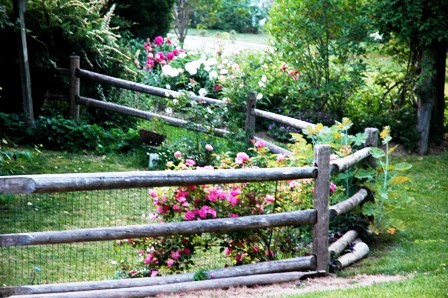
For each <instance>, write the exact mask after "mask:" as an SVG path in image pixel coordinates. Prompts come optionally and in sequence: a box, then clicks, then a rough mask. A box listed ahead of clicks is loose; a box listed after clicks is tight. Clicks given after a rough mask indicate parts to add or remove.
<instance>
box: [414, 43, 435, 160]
mask: <svg viewBox="0 0 448 298" xmlns="http://www.w3.org/2000/svg"><path fill="white" fill-rule="evenodd" d="M436 53H437V45H436V44H435V43H432V44H431V45H429V46H426V47H423V48H422V58H421V61H420V69H421V71H420V77H419V80H418V82H417V86H416V90H415V92H416V94H417V98H418V101H417V105H418V110H417V130H418V132H419V134H420V140H419V141H418V153H419V154H421V155H424V154H427V153H428V142H429V132H430V124H431V114H432V110H433V108H434V105H435V102H436V70H437V65H436V56H437V55H436Z"/></svg>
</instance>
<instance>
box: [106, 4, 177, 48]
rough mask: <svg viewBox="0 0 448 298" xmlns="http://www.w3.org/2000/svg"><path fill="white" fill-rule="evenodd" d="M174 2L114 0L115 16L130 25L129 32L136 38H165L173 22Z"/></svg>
mask: <svg viewBox="0 0 448 298" xmlns="http://www.w3.org/2000/svg"><path fill="white" fill-rule="evenodd" d="M174 2H175V1H174V0H114V1H113V2H112V3H114V4H116V6H117V8H116V14H117V15H119V16H120V17H122V18H123V19H125V20H126V21H128V22H129V23H130V26H129V28H126V29H127V30H129V31H130V32H131V33H132V34H133V35H134V37H137V38H142V39H146V38H151V39H152V38H154V37H156V36H158V35H161V36H165V35H166V34H167V33H168V32H169V30H170V28H171V23H172V20H173V15H172V11H173V5H174Z"/></svg>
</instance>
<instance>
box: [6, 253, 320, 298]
mask: <svg viewBox="0 0 448 298" xmlns="http://www.w3.org/2000/svg"><path fill="white" fill-rule="evenodd" d="M315 266H316V258H315V257H314V256H305V257H297V258H291V259H286V260H278V261H269V262H263V263H257V264H248V265H241V266H235V267H228V268H220V269H212V270H208V271H207V275H208V277H209V278H210V279H214V280H216V279H221V278H229V277H242V276H244V277H246V276H248V275H253V274H270V273H276V272H291V271H301V270H302V271H303V270H310V269H313V268H315ZM307 273H310V274H312V273H314V272H307ZM194 275H195V273H194V272H192V273H183V274H174V275H167V276H155V277H142V278H129V279H118V280H106V281H87V282H72V283H60V284H46V285H29V286H17V287H3V288H0V297H6V296H10V295H36V294H46V293H66V292H75V291H92V290H106V289H123V288H133V287H143V286H157V285H168V284H176V283H184V282H192V281H194ZM242 279H244V278H242Z"/></svg>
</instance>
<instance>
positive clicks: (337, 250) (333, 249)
mask: <svg viewBox="0 0 448 298" xmlns="http://www.w3.org/2000/svg"><path fill="white" fill-rule="evenodd" d="M356 237H358V232H357V231H355V230H350V231H348V232H347V233H345V234H344V235H343V236H342V237H341V238H339V239H338V240H336V241H335V242H333V243H332V244H331V245H330V247H328V251H329V252H330V254H331V255H335V256H338V255H340V254H341V252H343V251H344V249H345V248H346V247H347V246H348V245H349V244H350V243H352V242H353V241H355V239H356Z"/></svg>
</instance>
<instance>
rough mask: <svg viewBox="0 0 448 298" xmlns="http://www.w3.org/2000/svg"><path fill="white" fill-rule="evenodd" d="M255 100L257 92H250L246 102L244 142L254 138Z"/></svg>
mask: <svg viewBox="0 0 448 298" xmlns="http://www.w3.org/2000/svg"><path fill="white" fill-rule="evenodd" d="M256 102H257V94H256V93H255V92H250V93H249V97H248V99H247V103H246V123H245V127H244V129H245V131H246V142H247V143H250V141H251V140H253V139H254V134H255V112H254V111H255V105H256Z"/></svg>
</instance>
